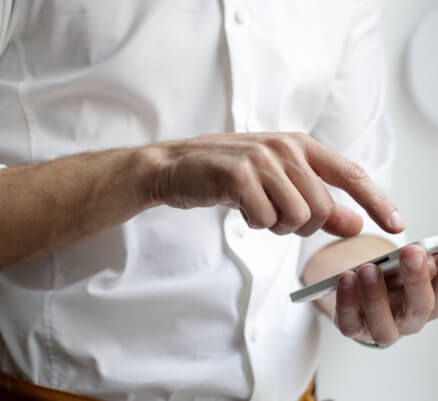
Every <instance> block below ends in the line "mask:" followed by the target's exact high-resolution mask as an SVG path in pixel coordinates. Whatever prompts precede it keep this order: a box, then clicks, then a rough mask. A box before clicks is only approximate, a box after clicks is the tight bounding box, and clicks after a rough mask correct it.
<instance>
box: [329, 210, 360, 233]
mask: <svg viewBox="0 0 438 401" xmlns="http://www.w3.org/2000/svg"><path fill="white" fill-rule="evenodd" d="M362 226H363V221H362V218H361V217H360V216H359V215H358V214H357V213H355V212H353V211H352V210H351V209H349V208H347V207H345V206H343V205H341V204H339V203H335V206H334V208H333V210H332V212H331V214H330V216H329V218H328V219H327V221H326V222H325V223H324V225H323V227H322V228H323V229H324V231H326V232H328V233H330V234H333V235H337V236H340V237H353V236H355V235H357V234H359V233H360V232H361V231H362Z"/></svg>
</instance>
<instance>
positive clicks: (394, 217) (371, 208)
mask: <svg viewBox="0 0 438 401" xmlns="http://www.w3.org/2000/svg"><path fill="white" fill-rule="evenodd" d="M311 140H312V144H311V145H310V146H309V147H308V152H307V156H308V162H309V163H310V165H311V167H312V168H313V170H314V171H315V173H316V174H318V175H319V176H320V177H321V178H322V179H323V180H324V181H325V182H326V183H328V184H330V185H333V186H335V187H338V188H341V189H343V190H344V191H346V192H347V193H348V194H349V195H351V197H352V198H353V199H354V200H355V201H356V202H357V203H359V205H361V206H362V207H363V208H364V209H365V210H366V211H367V213H368V214H369V216H370V217H371V218H372V219H373V220H374V221H375V222H376V223H377V224H378V225H379V226H380V227H382V228H383V229H384V230H385V231H387V232H390V233H394V234H395V233H399V232H401V231H403V230H404V228H405V223H404V221H403V218H402V217H401V215H400V213H399V212H398V211H397V208H396V207H395V206H394V205H393V204H392V202H391V201H390V200H389V199H387V198H386V197H385V196H384V195H383V194H382V192H381V191H380V190H379V189H378V188H377V187H376V185H375V184H374V183H373V181H372V180H371V179H370V178H369V177H368V175H367V173H366V172H365V171H364V169H363V168H362V167H360V166H359V165H357V164H356V163H353V162H352V161H350V160H348V159H347V158H345V157H343V156H341V155H340V154H338V153H336V152H334V151H332V150H331V149H329V148H327V147H326V146H324V145H322V144H320V143H319V142H318V141H316V140H314V139H311Z"/></svg>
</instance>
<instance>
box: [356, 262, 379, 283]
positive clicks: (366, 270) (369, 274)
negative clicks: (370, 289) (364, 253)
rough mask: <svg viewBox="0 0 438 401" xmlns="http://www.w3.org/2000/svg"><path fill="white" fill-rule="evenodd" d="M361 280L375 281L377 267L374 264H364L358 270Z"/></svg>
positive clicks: (366, 281)
mask: <svg viewBox="0 0 438 401" xmlns="http://www.w3.org/2000/svg"><path fill="white" fill-rule="evenodd" d="M359 273H360V276H361V277H362V280H363V281H364V282H365V283H366V284H372V283H375V282H377V277H378V276H377V268H376V266H374V265H365V266H362V268H361V269H360V270H359Z"/></svg>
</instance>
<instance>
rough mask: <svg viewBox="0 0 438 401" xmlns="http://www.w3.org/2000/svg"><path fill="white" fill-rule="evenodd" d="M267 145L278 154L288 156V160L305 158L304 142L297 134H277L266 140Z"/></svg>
mask: <svg viewBox="0 0 438 401" xmlns="http://www.w3.org/2000/svg"><path fill="white" fill-rule="evenodd" d="M302 135H304V134H302ZM266 144H267V145H268V146H269V147H270V148H271V149H272V150H274V151H276V152H277V153H278V154H281V155H287V158H288V159H292V160H300V159H301V158H302V157H303V145H304V144H303V140H302V139H301V137H300V136H295V134H289V135H286V134H284V133H280V134H275V135H273V136H271V137H270V138H267V139H266Z"/></svg>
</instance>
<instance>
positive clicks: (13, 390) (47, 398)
mask: <svg viewBox="0 0 438 401" xmlns="http://www.w3.org/2000/svg"><path fill="white" fill-rule="evenodd" d="M313 391H314V384H313V381H312V382H311V383H310V385H309V387H308V388H307V390H306V392H305V393H304V394H303V396H302V397H301V398H300V400H299V401H315V398H314V396H313ZM0 400H1V401H100V400H98V399H97V398H92V397H88V396H85V395H80V394H74V393H69V392H67V391H61V390H55V389H52V388H48V387H43V386H39V385H37V384H33V383H31V382H28V381H26V380H22V379H18V378H16V377H14V376H11V375H8V374H6V373H2V372H0Z"/></svg>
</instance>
